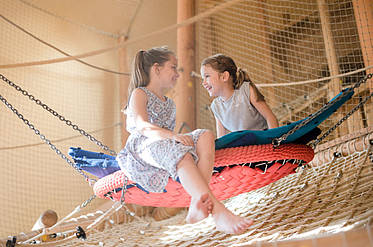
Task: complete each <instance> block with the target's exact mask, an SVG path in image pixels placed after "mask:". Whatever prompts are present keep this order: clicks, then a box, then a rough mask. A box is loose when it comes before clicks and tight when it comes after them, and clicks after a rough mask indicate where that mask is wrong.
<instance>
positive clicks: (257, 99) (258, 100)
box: [250, 85, 279, 129]
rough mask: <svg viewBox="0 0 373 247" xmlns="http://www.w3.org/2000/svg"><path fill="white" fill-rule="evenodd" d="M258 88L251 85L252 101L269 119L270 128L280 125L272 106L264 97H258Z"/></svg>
mask: <svg viewBox="0 0 373 247" xmlns="http://www.w3.org/2000/svg"><path fill="white" fill-rule="evenodd" d="M257 91H258V89H256V88H254V87H253V86H252V85H250V95H251V97H250V103H251V104H252V105H253V106H254V107H255V108H256V109H257V110H258V111H259V113H260V114H262V116H263V117H264V118H265V119H266V120H267V125H268V128H269V129H272V128H277V127H278V126H279V123H278V120H277V117H276V116H275V114H273V112H272V110H271V108H270V107H269V106H268V105H267V103H266V102H265V100H264V99H262V98H261V97H258V92H257Z"/></svg>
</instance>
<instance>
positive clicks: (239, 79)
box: [233, 67, 251, 89]
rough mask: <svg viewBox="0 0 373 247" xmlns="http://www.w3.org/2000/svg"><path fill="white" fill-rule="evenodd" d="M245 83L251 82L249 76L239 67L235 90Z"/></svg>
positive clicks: (234, 84) (234, 82) (234, 81)
mask: <svg viewBox="0 0 373 247" xmlns="http://www.w3.org/2000/svg"><path fill="white" fill-rule="evenodd" d="M245 81H247V82H251V80H250V77H249V74H248V73H247V72H246V71H245V70H243V69H241V68H240V67H238V68H237V72H236V80H233V88H234V89H239V88H240V87H241V86H242V84H243V83H244V82H245Z"/></svg>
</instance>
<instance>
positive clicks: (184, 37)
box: [175, 0, 196, 132]
mask: <svg viewBox="0 0 373 247" xmlns="http://www.w3.org/2000/svg"><path fill="white" fill-rule="evenodd" d="M193 15H194V0H178V1H177V22H178V23H179V22H182V21H184V20H186V19H188V18H190V17H192V16H193ZM194 46H195V44H194V25H193V24H192V25H188V26H185V27H182V28H179V29H178V30H177V56H178V66H179V68H180V77H179V80H178V83H177V85H176V87H175V92H176V97H175V104H176V109H177V115H176V126H177V128H179V127H178V126H181V125H182V124H183V123H185V124H186V125H187V126H188V127H190V128H191V129H195V127H196V126H195V118H196V114H195V113H196V110H195V102H196V99H195V80H194V78H193V77H192V76H191V72H192V71H193V70H194V67H195V47H194ZM185 124H184V125H185ZM183 132H185V131H183Z"/></svg>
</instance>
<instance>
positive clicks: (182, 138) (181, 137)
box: [172, 134, 194, 146]
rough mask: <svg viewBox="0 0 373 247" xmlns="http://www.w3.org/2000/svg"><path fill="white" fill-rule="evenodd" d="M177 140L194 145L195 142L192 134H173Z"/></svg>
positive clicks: (187, 144)
mask: <svg viewBox="0 0 373 247" xmlns="http://www.w3.org/2000/svg"><path fill="white" fill-rule="evenodd" d="M172 139H174V140H175V141H177V142H180V143H182V144H184V145H186V146H193V145H194V142H193V139H192V137H191V136H187V135H182V134H176V135H174V136H173V138H172Z"/></svg>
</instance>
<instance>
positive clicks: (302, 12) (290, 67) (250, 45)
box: [197, 0, 373, 139]
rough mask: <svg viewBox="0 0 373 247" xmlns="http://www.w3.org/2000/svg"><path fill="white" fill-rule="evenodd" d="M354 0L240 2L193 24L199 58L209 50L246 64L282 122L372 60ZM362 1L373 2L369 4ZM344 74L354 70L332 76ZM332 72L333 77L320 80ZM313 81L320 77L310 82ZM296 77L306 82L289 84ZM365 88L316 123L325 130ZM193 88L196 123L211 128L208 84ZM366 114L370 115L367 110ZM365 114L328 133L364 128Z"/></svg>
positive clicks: (314, 105)
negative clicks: (196, 35) (330, 114)
mask: <svg viewBox="0 0 373 247" xmlns="http://www.w3.org/2000/svg"><path fill="white" fill-rule="evenodd" d="M222 2H224V1H221V0H216V1H214V0H209V1H197V6H198V11H199V12H203V11H205V10H206V9H209V8H213V7H215V6H217V5H219V4H221V3H222ZM354 2H355V3H353V1H351V0H338V1H335V0H327V1H324V0H301V1H297V0H289V1H272V0H268V1H259V0H258V1H255V0H253V1H241V2H239V3H237V4H234V5H232V6H229V7H228V8H225V9H224V10H222V11H219V12H218V13H216V14H214V15H213V16H210V17H209V18H206V19H204V20H201V21H200V22H198V23H197V34H198V43H197V46H198V56H197V63H198V64H200V62H201V61H202V59H203V58H205V57H206V56H209V55H212V54H215V53H224V54H227V55H229V56H231V57H232V58H233V59H234V60H235V61H236V63H237V66H239V67H241V68H244V69H246V70H247V71H248V72H249V75H250V78H251V80H252V81H253V82H254V83H256V84H257V85H258V86H261V91H262V92H263V94H264V95H265V96H266V100H267V102H269V104H270V106H271V107H272V109H273V111H274V112H275V114H276V116H277V117H278V119H279V120H280V123H281V124H286V123H287V122H289V121H291V122H292V121H296V120H299V119H302V118H304V117H306V116H308V115H309V114H310V113H312V112H315V111H316V110H317V109H319V108H320V107H321V106H322V105H323V104H324V103H325V102H327V101H328V100H329V99H331V98H332V97H334V96H335V95H336V94H337V93H338V92H339V91H340V90H341V89H342V88H344V87H347V86H349V85H351V84H352V83H354V82H356V81H358V80H359V79H360V78H361V77H362V76H363V75H364V74H365V71H360V72H358V71H357V70H359V69H362V68H366V67H369V66H372V64H373V62H372V59H373V58H372V57H371V56H370V57H369V56H368V54H369V53H368V52H369V49H370V50H371V49H372V48H371V47H372V45H373V41H372V35H371V30H372V28H373V26H372V25H373V24H372V23H370V24H364V23H362V22H361V21H358V22H357V20H361V19H363V20H365V21H366V19H364V18H365V17H363V16H360V15H363V14H364V10H363V9H361V8H362V7H361V6H360V7H359V6H355V12H356V13H357V16H356V14H355V12H354V4H355V5H356V3H357V1H354ZM368 2H369V4H370V5H371V6H372V4H373V2H371V1H368ZM359 11H360V13H359ZM359 16H360V17H359ZM362 25H363V26H362ZM323 29H326V31H325V30H324V32H323ZM359 29H360V30H365V31H363V32H365V33H366V34H367V35H369V32H370V38H369V40H368V43H362V42H360V40H361V39H359V34H358V31H359ZM364 59H365V60H366V61H364ZM348 72H355V73H353V74H351V75H348V76H342V77H339V78H338V77H336V76H338V75H340V74H343V73H348ZM198 73H199V72H198ZM330 76H331V77H334V78H335V79H321V78H325V77H330ZM316 79H320V81H318V82H309V81H310V80H316ZM296 82H297V83H300V82H304V83H301V84H300V85H294V83H295V84H297V83H296ZM266 84H271V85H266ZM272 84H276V85H272ZM367 89H368V87H367V86H366V85H365V86H364V88H363V89H362V90H361V91H360V94H359V93H358V94H357V95H355V96H354V99H353V100H351V101H350V102H349V103H348V104H346V107H344V108H343V109H341V110H340V111H339V112H338V114H336V115H335V116H334V118H330V119H329V120H327V121H325V122H324V123H323V124H322V125H321V126H322V128H323V129H324V128H328V127H329V126H330V125H331V124H334V123H335V120H336V119H339V118H340V117H341V116H343V115H344V114H345V113H346V112H348V111H349V110H350V109H351V107H353V105H355V104H356V103H357V102H359V99H360V98H361V97H362V96H364V95H365V94H366V93H367ZM197 92H198V99H197V101H198V109H199V112H200V114H199V115H198V116H197V121H198V124H199V125H200V126H205V127H209V128H214V127H215V126H214V125H215V122H214V119H213V117H212V115H211V112H210V110H209V109H208V105H209V103H210V99H209V97H208V95H207V93H206V90H205V89H204V88H202V87H199V88H198V89H197ZM370 112H372V111H371V110H370ZM369 114H370V118H372V113H369ZM367 119H368V117H367V108H362V109H361V111H360V112H358V113H356V114H355V115H354V116H353V117H351V118H350V120H349V121H348V123H346V124H344V126H341V128H339V130H338V131H336V132H335V133H333V134H334V136H333V135H332V136H330V139H332V138H335V137H337V136H342V135H345V134H347V133H352V132H354V131H357V130H359V129H361V128H364V127H367V126H368V125H369V124H368V122H367V121H372V120H367ZM370 123H372V122H370Z"/></svg>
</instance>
